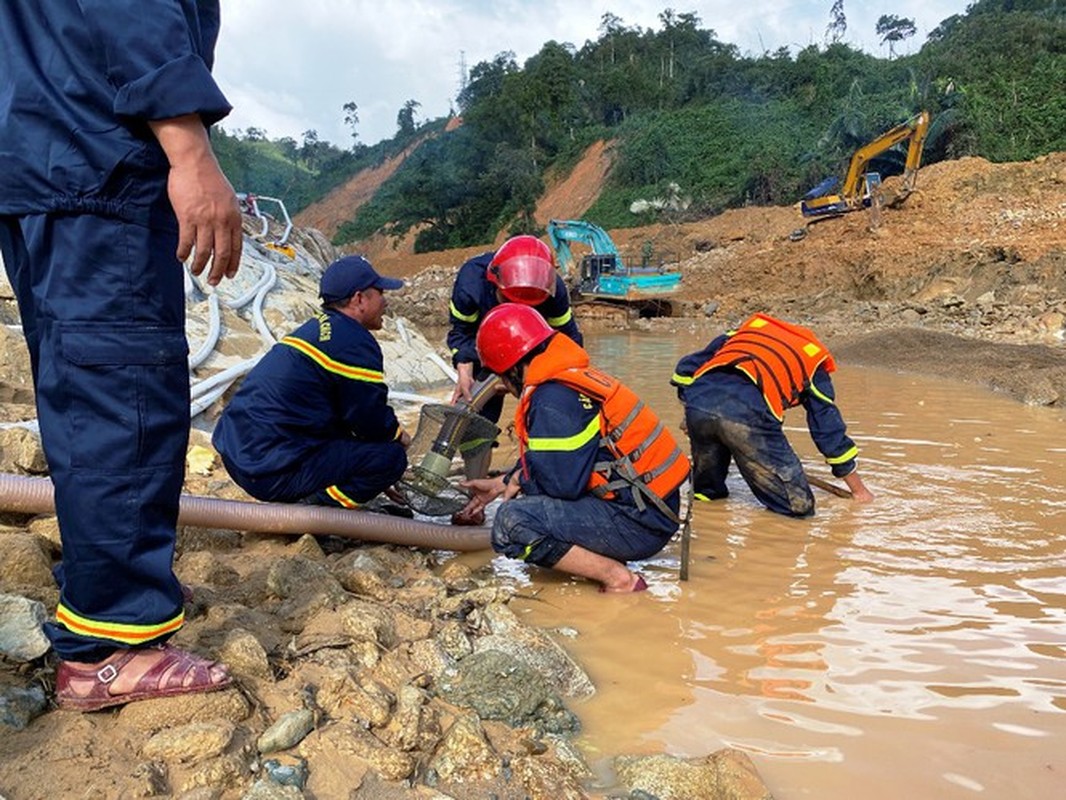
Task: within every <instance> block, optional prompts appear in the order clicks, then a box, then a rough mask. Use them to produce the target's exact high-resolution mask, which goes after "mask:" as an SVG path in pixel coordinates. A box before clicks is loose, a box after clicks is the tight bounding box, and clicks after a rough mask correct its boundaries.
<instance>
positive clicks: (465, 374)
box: [451, 362, 474, 405]
mask: <svg viewBox="0 0 1066 800" xmlns="http://www.w3.org/2000/svg"><path fill="white" fill-rule="evenodd" d="M455 371H456V372H458V373H459V377H458V378H457V379H456V384H455V391H454V392H452V400H451V402H452V405H454V404H455V403H456V402H458V401H459V400H460V399H462V400H466V401H467V402H470V401H471V400H473V399H474V395H473V391H472V390H473V388H474V365H473V364H471V363H470V362H463V363H460V364H456V365H455Z"/></svg>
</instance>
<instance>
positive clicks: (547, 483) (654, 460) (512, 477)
mask: <svg viewBox="0 0 1066 800" xmlns="http://www.w3.org/2000/svg"><path fill="white" fill-rule="evenodd" d="M477 350H478V354H479V357H480V360H481V363H482V364H484V366H485V367H486V368H487V369H489V370H491V371H492V372H494V373H496V374H497V375H499V376H500V378H501V379H502V381H503V384H504V386H506V387H507V389H508V391H510V392H511V394H513V395H514V396H515V397H517V398H519V401H518V409H517V410H516V412H515V434H516V435H517V437H518V442H519V454H520V458H519V462H518V464H516V465H515V467H514V469H512V470H511V471H510V472H509V473H507V474H506V475H503V476H499V477H496V478H479V479H475V480H470V481H466V482H465V483H464V484H463V485H464V486H465V487H466V488H468V489H469V490H471V491H472V492H473V500H471V503H470V505H469V506H468V507H467V509H466V511H467V513H474V512H476V511H480V510H481V509H482V508H484V506H485V505H487V504H488V503H490V502H492V501H493V500H494V499H496V498H497V497H499V496H501V495H502V496H503V497H504V499H505V500H507V501H508V502H505V503H504V504H503V505H502V506H501V507H500V508H499V510H498V511H497V513H496V518H495V520H494V521H493V525H492V546H493V549H495V550H496V551H497V552H500V553H503V554H505V555H507V556H509V557H511V558H515V559H519V560H521V561H525V562H527V563H530V564H537V565H538V566H542V567H549V568H553V569H558V570H562V571H563V572H568V573H570V574H572V575H579V576H581V577H584V578H589V579H591V580H594V581H597V582H599V583H600V585H601V591H604V592H636V591H641V590H642V589H645V588H647V584H646V583H645V582H644V578H643V577H642V576H641V575H640V574H639V573H634V572H631V571H630V570H629V569H628V568H627V567H626V562H627V561H637V560H641V559H645V558H649V557H651V556H653V555H655V554H656V553H658V552H659V551H660V550H662V548H663V547H664V546H665V545H666V543H667V542H668V541H669V540H670V537H671V536H672V535H673V533H674V532H675V531H676V530H677V527H678V524H679V520H678V507H679V504H680V487H681V484H682V483H683V482H684V481H685V479H686V478H687V477H688V474H689V462H688V459H687V458H686V457H685V455H684V453H682V452H681V448H680V447H678V444H677V442H676V441H675V440H674V438H673V436H672V435H671V434H670V431H669V430H668V429H667V428H666V426H664V425H663V424H662V422H661V421H660V420H659V418H658V417H657V416H656V415H655V413H654V412H653V411H652V410H651V409H650V408H648V407H647V406H646V405H644V403H643V402H641V400H640V398H638V397H637V396H636V395H635V394H634V393H633V392H632V391H631V390H630V389H629V388H628V387H626V386H625V385H623V384H622V383H620V382H619V381H618V380H617V379H616V378H614V377H612V376H610V375H608V374H607V373H605V372H602V371H601V370H598V369H596V368H595V367H593V366H591V364H590V363H589V356H588V353H586V352H585V351H584V349H582V348H581V347H580V346H579V345H577V344H575V343H574V342H573V341H572V340H571V339H569V338H568V337H566V336H560V335H558V332H556V331H554V330H552V328H551V327H550V326H549V325H548V324H547V322H545V321H544V319H543V318H542V317H541V316H540V315H539V314H537V312H536V311H534V310H533V309H532V308H530V307H528V306H523V305H519V304H516V303H504V304H502V305H500V306H497V307H496V308H494V309H492V310H491V311H490V312H489V313H488V314H487V315H486V316H485V319H484V320H483V322H482V325H481V329H480V330H479V331H478V334H477ZM519 493H521V494H522V496H521V497H518V496H517V495H518V494H519Z"/></svg>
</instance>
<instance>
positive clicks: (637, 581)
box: [600, 570, 648, 594]
mask: <svg viewBox="0 0 1066 800" xmlns="http://www.w3.org/2000/svg"><path fill="white" fill-rule="evenodd" d="M626 574H627V575H628V579H626V580H622V581H619V582H618V583H614V584H607V583H605V584H604V585H603V586H601V587H600V591H601V592H605V593H607V594H624V593H626V592H643V591H644V590H645V589H647V588H648V584H647V582H646V581H645V580H644V576H643V575H641V574H640V573H639V572H630V571H629V570H626Z"/></svg>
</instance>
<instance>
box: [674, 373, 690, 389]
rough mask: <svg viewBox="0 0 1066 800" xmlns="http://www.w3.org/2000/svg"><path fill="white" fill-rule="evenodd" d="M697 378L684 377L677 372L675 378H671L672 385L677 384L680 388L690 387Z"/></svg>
mask: <svg viewBox="0 0 1066 800" xmlns="http://www.w3.org/2000/svg"><path fill="white" fill-rule="evenodd" d="M694 380H696V377H695V376H694V375H682V374H681V373H679V372H675V373H674V375H673V377H672V378H670V383H676V384H677V385H678V386H688V385H689V384H691V383H692V382H693V381H694Z"/></svg>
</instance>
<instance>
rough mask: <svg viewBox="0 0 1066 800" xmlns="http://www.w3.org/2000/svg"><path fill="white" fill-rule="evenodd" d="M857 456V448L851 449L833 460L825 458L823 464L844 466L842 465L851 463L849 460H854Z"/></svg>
mask: <svg viewBox="0 0 1066 800" xmlns="http://www.w3.org/2000/svg"><path fill="white" fill-rule="evenodd" d="M858 454H859V448H858V447H852V448H851V449H850V450H848V451H847V452H845V453H844V454H843V455H840V456H834V457H833V458H827V459H826V460H825V463H826V464H844V463H846V462H848V461H851V459H853V458H855V456H857V455H858Z"/></svg>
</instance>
